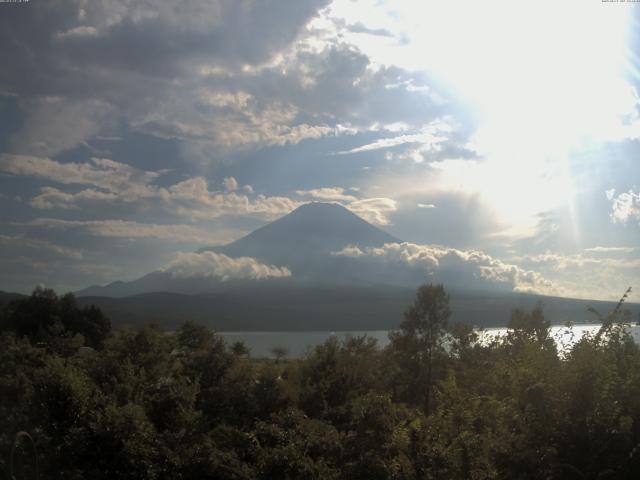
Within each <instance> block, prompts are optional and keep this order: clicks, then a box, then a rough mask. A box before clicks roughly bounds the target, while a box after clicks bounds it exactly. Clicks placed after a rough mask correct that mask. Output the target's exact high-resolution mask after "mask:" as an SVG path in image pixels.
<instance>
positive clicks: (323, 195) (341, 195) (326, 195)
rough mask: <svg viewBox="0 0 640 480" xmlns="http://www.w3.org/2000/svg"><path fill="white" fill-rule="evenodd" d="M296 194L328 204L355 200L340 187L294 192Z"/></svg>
mask: <svg viewBox="0 0 640 480" xmlns="http://www.w3.org/2000/svg"><path fill="white" fill-rule="evenodd" d="M296 194H297V195H299V196H301V197H310V198H314V199H316V200H322V201H329V202H333V201H335V202H340V201H343V202H353V201H355V200H356V197H354V196H353V195H349V194H347V193H346V192H345V189H344V188H342V187H322V188H314V189H311V190H296Z"/></svg>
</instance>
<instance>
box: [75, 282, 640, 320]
mask: <svg viewBox="0 0 640 480" xmlns="http://www.w3.org/2000/svg"><path fill="white" fill-rule="evenodd" d="M450 296H451V309H452V312H453V315H452V318H451V320H452V321H453V322H461V323H466V324H470V325H477V326H482V327H496V326H504V325H506V324H507V322H508V321H509V318H510V315H511V312H512V311H513V310H514V309H515V308H523V309H527V310H530V309H531V308H533V307H535V306H536V304H537V303H538V302H541V304H542V306H543V309H544V313H545V317H546V318H547V319H548V320H550V321H551V323H552V324H555V325H560V324H563V323H565V322H566V321H569V320H570V321H572V322H576V323H596V322H597V318H596V317H595V316H594V315H593V314H591V313H590V312H588V311H587V308H588V307H594V308H596V309H597V310H598V311H599V312H601V313H605V314H606V313H608V312H610V311H611V310H612V309H613V308H615V305H616V304H615V302H601V301H591V300H578V299H571V298H558V297H546V296H539V295H529V294H515V293H491V294H479V293H468V292H458V291H452V292H450ZM414 297H415V289H409V288H398V287H384V288H381V287H356V286H352V287H340V288H337V287H322V286H316V287H307V286H293V287H291V288H279V287H274V286H273V284H269V283H267V284H256V285H254V286H253V287H251V288H245V289H229V290H227V291H223V292H216V293H210V294H206V295H184V294H179V293H166V292H164V293H162V292H155V293H146V294H141V295H135V296H131V297H126V298H109V297H82V298H79V299H78V303H79V304H80V305H81V306H83V305H96V306H98V307H100V308H101V309H102V310H103V311H104V312H105V314H107V316H109V318H111V320H112V322H113V324H114V325H116V326H117V325H132V326H137V325H142V324H144V323H146V322H150V321H153V322H157V323H159V324H160V325H162V326H163V327H164V328H168V329H174V328H177V327H178V326H179V325H180V324H181V323H182V322H184V321H186V320H193V321H197V322H200V323H203V324H204V325H207V326H209V327H211V328H213V329H215V330H218V331H243V330H245V331H340V330H355V331H358V330H387V329H395V328H398V325H399V324H400V321H401V320H402V314H403V312H404V311H405V309H406V308H407V306H408V305H409V304H410V303H411V302H412V301H413V299H414ZM625 308H627V309H629V310H630V311H631V312H632V314H633V315H634V316H635V317H636V318H637V315H638V314H639V313H640V305H639V304H627V305H626V306H625Z"/></svg>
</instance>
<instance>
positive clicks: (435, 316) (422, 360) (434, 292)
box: [390, 284, 451, 415]
mask: <svg viewBox="0 0 640 480" xmlns="http://www.w3.org/2000/svg"><path fill="white" fill-rule="evenodd" d="M450 316H451V309H450V308H449V295H448V294H447V293H446V292H445V290H444V287H443V286H442V285H431V284H429V285H422V286H420V287H419V288H418V291H417V292H416V298H415V300H414V302H413V304H412V305H411V306H410V307H409V308H408V309H407V311H406V312H405V314H404V321H403V322H402V323H401V324H400V331H398V332H392V333H391V334H390V339H391V349H392V352H393V353H394V355H395V356H396V359H397V360H399V362H400V367H401V368H402V369H403V370H404V373H406V374H407V377H406V378H403V379H401V381H402V382H404V383H405V385H406V386H407V388H409V392H408V394H409V397H410V398H409V400H413V401H414V402H416V401H417V402H421V403H422V404H423V406H424V409H425V413H426V414H427V415H428V414H429V412H430V411H431V395H432V387H433V369H434V362H435V360H436V357H437V356H438V355H439V354H442V353H444V349H443V340H444V336H445V333H446V330H447V326H448V322H449V317H450Z"/></svg>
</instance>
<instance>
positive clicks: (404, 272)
mask: <svg viewBox="0 0 640 480" xmlns="http://www.w3.org/2000/svg"><path fill="white" fill-rule="evenodd" d="M334 255H338V256H343V257H351V258H354V259H356V261H358V262H359V263H362V262H369V263H370V264H372V266H373V267H375V268H373V270H372V272H374V275H377V276H378V277H380V280H381V281H384V278H385V277H386V278H392V277H394V278H395V277H398V276H404V278H405V282H407V283H411V282H415V281H416V280H418V281H422V282H424V281H425V279H428V280H429V281H434V280H435V281H440V282H444V283H445V284H447V285H448V286H450V287H451V288H466V289H471V290H496V289H498V290H500V289H501V290H510V291H515V292H528V293H538V294H546V295H557V294H561V293H562V289H561V288H560V287H559V286H558V285H555V284H554V283H553V282H551V281H549V280H547V279H545V278H544V277H543V276H542V275H541V274H540V273H538V272H536V271H533V270H525V269H523V268H521V267H519V266H517V265H513V264H508V263H505V262H503V261H501V260H499V259H497V258H494V257H492V256H490V255H488V254H486V253H484V252H482V251H479V250H458V249H455V248H447V247H442V246H437V245H418V244H414V243H407V242H404V243H388V244H385V245H384V246H383V247H379V248H359V247H354V246H350V247H347V248H345V249H343V250H342V251H339V252H335V253H334ZM375 272H377V273H375ZM380 272H383V274H381V273H380Z"/></svg>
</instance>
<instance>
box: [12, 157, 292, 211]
mask: <svg viewBox="0 0 640 480" xmlns="http://www.w3.org/2000/svg"><path fill="white" fill-rule="evenodd" d="M0 171H2V172H5V173H8V174H11V175H25V176H30V177H35V178H41V179H45V180H52V181H54V182H57V183H62V184H66V185H69V184H79V185H92V187H91V188H86V189H83V190H80V191H77V192H73V193H69V192H65V191H63V190H60V189H58V188H55V187H50V186H47V187H42V188H41V189H40V193H39V195H37V196H36V197H34V198H33V199H31V201H30V204H31V206H33V207H35V208H39V209H63V210H81V209H96V208H100V207H105V206H124V205H126V206H128V207H131V206H134V207H136V208H138V209H139V210H140V211H142V210H144V211H154V210H155V211H158V212H164V213H169V214H173V215H178V216H187V217H189V218H191V219H200V220H203V219H214V218H219V217H221V216H224V215H248V216H254V217H258V218H262V219H273V218H277V217H279V216H282V215H285V214H287V213H289V212H290V211H292V210H293V209H295V208H296V207H298V206H300V205H301V202H299V201H295V200H292V199H290V198H287V197H278V196H275V197H268V196H265V195H254V194H253V189H251V188H245V189H244V191H245V194H239V193H236V192H235V191H234V190H236V189H237V187H238V182H237V181H236V180H235V178H233V177H227V178H226V179H225V180H224V184H225V188H226V190H227V191H226V192H220V191H212V190H210V189H209V182H208V181H207V179H205V178H204V177H200V176H198V177H192V178H189V179H187V180H183V181H181V182H178V183H175V184H173V185H170V186H168V187H160V186H158V185H156V184H155V183H153V182H154V181H155V180H157V179H158V178H159V177H160V173H158V172H147V171H142V170H139V169H136V168H134V167H131V166H129V165H126V164H123V163H120V162H115V161H113V160H109V159H105V158H93V159H92V160H91V162H88V163H61V162H57V161H55V160H52V159H49V158H43V157H32V156H24V155H1V156H0ZM230 187H235V188H233V190H232V191H230Z"/></svg>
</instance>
